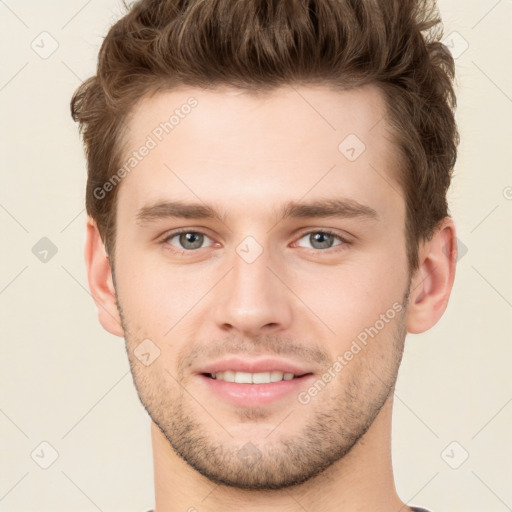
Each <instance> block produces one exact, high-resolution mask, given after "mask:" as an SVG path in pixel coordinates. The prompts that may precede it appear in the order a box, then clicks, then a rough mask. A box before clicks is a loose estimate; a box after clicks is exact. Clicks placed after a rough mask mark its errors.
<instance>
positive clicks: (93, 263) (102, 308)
mask: <svg viewBox="0 0 512 512" xmlns="http://www.w3.org/2000/svg"><path fill="white" fill-rule="evenodd" d="M84 256H85V265H86V270H87V279H88V281H89V289H90V290H91V294H92V297H93V299H94V302H95V303H96V306H97V308H98V319H99V321H100V323H101V325H102V326H103V328H104V329H105V330H107V331H108V332H110V333H111V334H114V335H116V336H120V337H123V335H124V332H123V328H122V325H121V318H120V316H119V311H118V309H117V298H116V291H115V288H114V284H113V281H112V272H111V268H110V263H109V260H108V257H107V253H106V251H105V247H104V245H103V241H102V240H101V237H100V233H99V231H98V227H97V225H96V222H95V221H94V220H93V219H91V218H88V220H87V233H86V241H85V248H84Z"/></svg>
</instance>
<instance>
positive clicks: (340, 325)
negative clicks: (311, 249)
mask: <svg viewBox="0 0 512 512" xmlns="http://www.w3.org/2000/svg"><path fill="white" fill-rule="evenodd" d="M399 260H401V256H400V255H398V254H397V255H396V256H393V255H390V254H389V253H386V252H385V251H382V252H381V253H378V252H374V253H372V255H371V257H370V256H364V257H363V256H361V258H353V259H351V261H347V262H344V263H341V264H340V265H337V266H321V265H316V266H313V265H311V264H310V265H309V266H303V268H300V269H296V272H294V277H293V278H291V280H290V281H289V282H290V288H291V289H292V290H294V292H295V293H296V294H297V296H298V297H300V299H301V300H302V301H303V302H304V304H305V305H306V306H307V307H308V308H309V309H310V310H311V311H312V312H313V313H314V314H312V315H310V316H311V318H312V319H314V318H319V319H320V320H321V321H322V322H323V323H324V324H325V325H326V326H328V327H329V328H330V329H331V330H332V331H333V333H331V334H332V335H333V337H335V339H336V343H337V344H339V343H340V342H343V343H348V344H350V341H351V340H352V339H353V338H355V337H356V336H357V335H358V334H359V333H360V332H361V331H363V330H364V329H365V328H366V327H370V326H373V325H374V324H375V322H377V321H378V320H379V319H380V318H381V315H382V314H384V315H386V312H389V310H391V312H390V313H389V314H388V315H387V318H388V319H389V318H395V316H396V315H395V312H396V310H397V308H399V304H401V302H402V299H403V294H404V292H405V287H406V284H407V275H406V272H405V270H404V269H405V268H407V267H406V266H405V265H406V262H405V258H404V261H403V262H401V261H399ZM393 308H394V309H393ZM315 315H316V316H315ZM389 324H391V322H389ZM379 325H380V322H379ZM387 325H388V323H386V326H387ZM387 330H389V329H387V328H385V329H384V331H387Z"/></svg>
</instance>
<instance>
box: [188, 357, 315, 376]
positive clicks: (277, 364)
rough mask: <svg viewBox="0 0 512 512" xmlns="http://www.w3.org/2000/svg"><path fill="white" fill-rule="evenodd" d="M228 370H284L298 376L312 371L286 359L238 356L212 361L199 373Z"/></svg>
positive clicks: (262, 371) (254, 371)
mask: <svg viewBox="0 0 512 512" xmlns="http://www.w3.org/2000/svg"><path fill="white" fill-rule="evenodd" d="M227 370H231V371H235V372H247V373H264V372H283V373H293V374H294V375H296V376H300V375H304V374H306V373H311V370H310V369H308V368H306V367H304V366H300V365H298V364H295V363H291V362H290V361H285V360H284V359H276V358H265V359H252V360H251V359H241V358H238V357H230V358H228V359H222V360H220V361H217V362H214V363H211V364H209V365H207V366H205V367H204V368H201V369H200V370H199V372H198V373H211V374H215V373H219V372H225V371H227Z"/></svg>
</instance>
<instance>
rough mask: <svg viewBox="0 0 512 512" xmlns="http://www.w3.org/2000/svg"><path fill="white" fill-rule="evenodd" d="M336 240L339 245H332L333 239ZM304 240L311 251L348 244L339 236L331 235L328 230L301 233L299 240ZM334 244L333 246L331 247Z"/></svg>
mask: <svg viewBox="0 0 512 512" xmlns="http://www.w3.org/2000/svg"><path fill="white" fill-rule="evenodd" d="M336 238H337V239H338V240H339V241H340V243H338V244H334V239H336ZM302 239H306V241H307V242H308V243H309V244H310V245H309V247H310V248H311V249H319V250H326V249H330V248H332V247H337V246H339V245H345V244H347V243H348V242H347V241H346V240H345V239H344V238H343V237H341V236H340V235H338V234H336V233H333V232H332V231H328V230H317V231H309V232H307V233H303V235H302V237H301V238H300V240H302ZM333 244H334V245H333Z"/></svg>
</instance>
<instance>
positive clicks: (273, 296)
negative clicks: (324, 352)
mask: <svg viewBox="0 0 512 512" xmlns="http://www.w3.org/2000/svg"><path fill="white" fill-rule="evenodd" d="M263 244H265V242H263V243H260V242H259V241H258V240H256V238H255V237H253V236H247V237H245V238H244V239H243V240H242V242H241V243H240V244H239V245H238V246H237V247H236V248H235V253H234V254H233V256H232V258H231V260H230V262H231V267H232V270H231V272H229V273H228V275H227V276H226V278H225V279H224V280H223V281H224V283H223V289H222V297H221V299H220V301H219V303H218V305H217V308H216V322H217V324H218V325H219V327H221V328H224V329H226V328H229V329H235V330H239V331H241V332H244V333H245V334H251V333H252V334H257V333H258V331H260V330H262V329H264V330H265V331H266V332H268V331H269V330H277V329H282V328H284V327H286V326H288V324H289V322H290V321H291V309H290V303H289V300H288V296H287V291H286V287H285V286H284V285H283V283H281V282H280V280H279V279H278V278H277V277H276V275H275V274H274V272H275V269H274V267H275V266H279V265H276V262H273V259H272V257H271V251H269V249H268V247H266V246H264V245H263ZM269 267H270V268H271V269H272V270H270V268H269Z"/></svg>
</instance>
